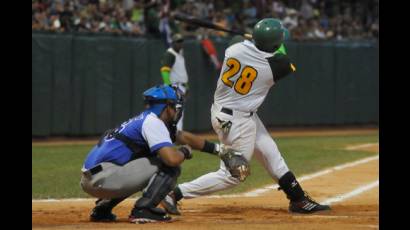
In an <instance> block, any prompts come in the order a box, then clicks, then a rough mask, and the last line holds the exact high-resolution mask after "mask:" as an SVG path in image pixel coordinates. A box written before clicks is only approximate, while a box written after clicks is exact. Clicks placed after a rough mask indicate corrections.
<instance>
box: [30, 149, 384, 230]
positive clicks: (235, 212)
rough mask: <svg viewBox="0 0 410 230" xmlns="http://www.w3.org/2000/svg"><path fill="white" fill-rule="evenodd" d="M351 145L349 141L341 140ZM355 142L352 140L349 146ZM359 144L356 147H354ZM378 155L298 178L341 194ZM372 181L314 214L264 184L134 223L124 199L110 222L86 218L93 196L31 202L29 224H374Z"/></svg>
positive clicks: (363, 176) (325, 193) (366, 175)
mask: <svg viewBox="0 0 410 230" xmlns="http://www.w3.org/2000/svg"><path fill="white" fill-rule="evenodd" d="M347 147H352V146H347ZM353 147H356V146H353ZM360 148H361V147H360ZM363 148H364V149H366V150H367V151H371V152H375V154H376V153H377V152H378V145H377V144H376V145H375V144H367V145H366V147H363ZM378 165H379V160H378V159H376V160H372V161H369V162H366V163H363V164H358V165H355V166H352V167H349V168H344V169H341V170H338V171H332V172H331V173H328V174H325V175H321V176H318V177H315V178H313V179H310V180H306V181H303V182H301V184H302V185H303V187H304V188H305V189H306V190H307V191H308V192H309V194H310V195H311V196H312V197H314V198H315V199H316V200H318V201H324V200H327V199H329V198H341V197H343V194H348V193H350V192H352V191H354V190H356V189H357V188H358V187H360V186H363V185H366V184H369V183H371V182H374V181H378V179H379V167H378ZM378 200H379V188H378V186H376V187H374V188H372V189H370V190H367V191H365V192H363V193H360V194H359V195H357V196H354V197H351V198H350V199H346V200H342V201H340V202H336V203H333V204H332V205H331V206H332V210H331V211H328V212H323V213H318V214H314V215H295V214H290V213H288V211H287V205H288V202H287V200H286V198H285V195H284V194H283V193H282V192H281V191H277V190H269V191H267V192H266V193H263V194H261V195H260V196H258V197H239V198H238V197H236V198H226V197H225V198H209V197H204V198H197V199H191V200H183V202H182V206H181V211H182V216H178V217H175V221H174V222H172V223H161V224H149V225H134V224H130V223H128V222H127V215H128V214H129V211H130V209H131V207H132V205H133V202H134V201H132V200H127V201H125V202H124V203H122V204H121V205H119V206H118V207H116V208H115V209H114V213H116V214H117V216H118V217H119V221H118V222H116V223H109V224H107V223H106V224H102V223H98V224H96V223H90V222H89V221H88V215H89V212H90V209H91V208H92V207H93V202H92V201H90V200H87V201H77V202H73V201H59V202H33V203H32V228H33V229H142V228H145V229H146V228H149V229H159V230H162V229H167V230H173V229H175V230H176V229H178V230H181V229H182V230H185V229H186V230H188V229H203V230H213V229H224V230H229V229H232V230H233V229H235V230H245V229H252V230H254V229H256V230H257V229H304V230H307V229H343V230H346V229H378V223H379V202H378Z"/></svg>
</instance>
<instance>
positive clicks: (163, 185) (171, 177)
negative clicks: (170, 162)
mask: <svg viewBox="0 0 410 230" xmlns="http://www.w3.org/2000/svg"><path fill="white" fill-rule="evenodd" d="M180 173H181V170H180V168H179V167H173V168H171V167H165V166H164V167H163V168H162V169H160V171H159V172H157V173H156V174H155V175H154V176H153V177H152V178H151V180H150V182H149V183H148V186H147V187H146V188H145V190H144V191H143V194H142V197H141V198H140V199H138V200H137V202H136V203H135V206H134V209H144V208H155V207H156V206H157V205H158V204H159V203H160V202H161V200H163V199H164V198H165V196H166V195H167V194H168V193H169V192H170V191H172V189H173V188H174V187H175V184H176V181H177V178H178V176H179V174H180Z"/></svg>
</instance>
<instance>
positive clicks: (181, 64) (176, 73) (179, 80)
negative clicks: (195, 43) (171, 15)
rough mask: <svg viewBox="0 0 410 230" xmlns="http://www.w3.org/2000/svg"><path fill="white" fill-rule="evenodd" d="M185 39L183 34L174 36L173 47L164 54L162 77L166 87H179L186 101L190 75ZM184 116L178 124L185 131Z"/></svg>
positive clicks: (178, 127)
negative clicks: (185, 51)
mask: <svg viewBox="0 0 410 230" xmlns="http://www.w3.org/2000/svg"><path fill="white" fill-rule="evenodd" d="M183 42H184V38H183V36H182V35H181V34H179V33H176V34H174V35H173V36H172V45H171V47H170V48H168V49H167V51H166V52H165V53H164V55H163V57H162V60H161V70H160V71H161V75H162V80H163V82H164V84H165V85H172V86H175V87H177V88H178V89H179V90H180V91H181V92H182V96H183V99H184V100H185V99H186V95H187V93H188V89H189V87H188V73H187V70H186V67H185V58H184V53H183V49H182V48H183ZM183 119H184V114H183V113H182V115H181V119H180V120H179V122H178V124H177V129H178V130H182V129H183Z"/></svg>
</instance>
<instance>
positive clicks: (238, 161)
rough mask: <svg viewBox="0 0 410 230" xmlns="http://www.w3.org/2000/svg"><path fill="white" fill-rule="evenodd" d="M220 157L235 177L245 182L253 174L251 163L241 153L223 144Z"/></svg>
mask: <svg viewBox="0 0 410 230" xmlns="http://www.w3.org/2000/svg"><path fill="white" fill-rule="evenodd" d="M218 155H219V157H220V158H221V159H222V161H223V162H224V164H225V166H226V168H227V169H228V171H229V172H230V173H231V175H232V176H233V177H235V178H237V179H239V180H240V181H245V179H246V177H247V176H249V175H250V174H251V171H250V167H249V163H248V161H247V160H246V159H245V157H243V156H242V154H241V153H239V152H237V151H235V150H233V149H231V148H227V147H225V146H223V145H222V144H221V146H220V151H219V154H218Z"/></svg>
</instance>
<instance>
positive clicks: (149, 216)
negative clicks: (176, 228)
mask: <svg viewBox="0 0 410 230" xmlns="http://www.w3.org/2000/svg"><path fill="white" fill-rule="evenodd" d="M171 220H172V218H171V217H170V216H168V215H167V213H166V212H165V211H164V210H162V209H160V208H144V209H136V208H134V209H132V211H131V214H130V216H129V221H130V222H131V223H136V224H145V223H157V222H170V221H171Z"/></svg>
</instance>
